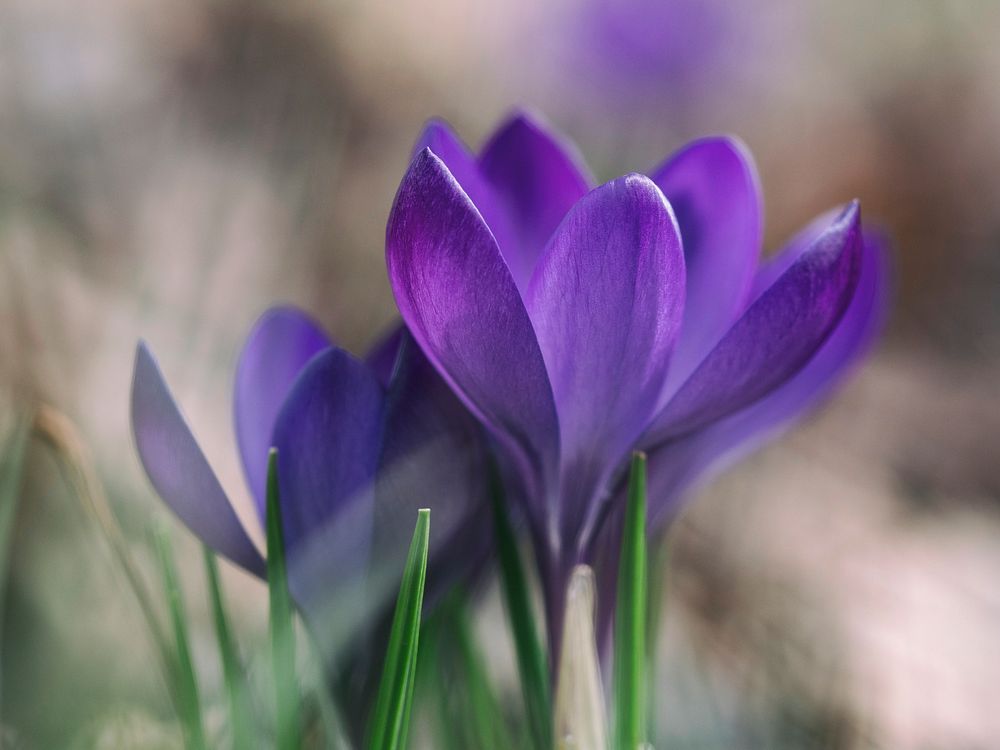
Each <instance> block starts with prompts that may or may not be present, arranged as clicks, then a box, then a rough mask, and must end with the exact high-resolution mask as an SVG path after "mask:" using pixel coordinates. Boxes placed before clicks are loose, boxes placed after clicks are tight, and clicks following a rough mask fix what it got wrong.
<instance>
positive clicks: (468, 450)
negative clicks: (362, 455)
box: [372, 333, 492, 604]
mask: <svg viewBox="0 0 1000 750" xmlns="http://www.w3.org/2000/svg"><path fill="white" fill-rule="evenodd" d="M402 338H403V343H402V344H401V354H400V361H399V367H398V368H397V370H396V372H395V374H394V376H393V379H392V383H391V385H390V388H389V392H388V394H387V397H386V430H385V441H384V444H383V449H382V457H381V460H380V463H379V472H378V484H377V489H376V496H375V509H376V510H375V529H374V542H373V554H372V561H373V565H375V566H377V567H378V568H380V570H377V571H376V578H377V579H379V580H386V581H390V582H391V584H392V585H390V586H389V588H388V590H387V591H385V592H384V594H385V596H383V597H382V598H383V599H384V601H385V602H386V603H387V604H388V603H390V602H391V601H392V600H393V599H394V597H395V594H396V590H397V588H398V578H399V574H400V572H401V571H402V569H403V564H404V561H405V557H406V551H407V547H408V546H409V545H408V542H409V540H410V537H411V536H412V534H413V524H414V522H415V520H416V517H417V510H418V509H419V508H430V509H431V519H432V523H431V536H430V552H429V563H428V580H427V589H428V595H427V596H428V601H430V600H432V599H434V598H436V597H437V596H438V595H440V594H441V593H443V592H444V590H445V589H447V588H449V587H450V586H451V585H453V584H454V583H455V582H456V581H458V580H460V579H462V578H465V577H468V575H469V574H470V573H471V572H473V570H474V569H475V568H477V567H478V564H479V563H481V562H482V560H483V558H484V556H485V555H486V554H488V552H489V548H490V543H489V540H490V534H491V531H492V525H491V523H490V519H491V511H490V508H489V506H488V504H487V495H486V490H487V477H488V474H487V462H486V448H485V440H484V438H483V434H482V428H481V427H480V425H479V423H478V422H477V421H476V419H475V418H474V417H473V416H472V415H471V414H470V413H469V411H468V410H467V409H466V408H465V407H464V406H463V405H462V403H461V402H460V401H459V400H458V399H457V398H456V397H455V395H454V394H453V393H452V391H451V389H450V388H449V387H448V384H447V383H445V382H444V380H443V379H442V378H441V376H440V375H438V373H437V371H436V370H435V369H434V366H433V365H432V364H431V363H430V362H429V361H428V360H427V357H426V356H424V354H423V352H422V351H421V350H420V347H419V346H417V344H416V342H415V341H413V340H412V338H411V337H410V336H409V335H408V334H405V333H404V335H403V337H402ZM442 560H448V561H449V562H448V564H447V565H443V564H442Z"/></svg>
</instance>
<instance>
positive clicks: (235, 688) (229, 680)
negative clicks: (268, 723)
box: [202, 545, 253, 748]
mask: <svg viewBox="0 0 1000 750" xmlns="http://www.w3.org/2000/svg"><path fill="white" fill-rule="evenodd" d="M202 553H203V554H204V557H205V577H206V578H207V579H208V593H209V599H210V600H211V604H212V619H213V620H214V621H215V636H216V639H217V640H218V642H219V656H220V657H221V659H222V675H223V678H224V679H225V683H226V698H227V699H228V702H229V723H230V725H231V729H232V736H233V747H234V748H239V747H250V746H251V745H252V744H253V734H252V733H251V729H252V726H253V709H252V707H251V705H250V693H249V690H248V686H247V682H246V677H245V675H244V672H243V665H242V663H241V662H240V656H239V653H238V652H237V649H236V643H235V642H234V641H233V636H232V631H231V630H230V629H229V617H228V616H227V615H226V607H225V604H224V603H223V600H222V584H221V582H220V581H219V565H218V563H217V562H216V561H215V553H214V552H212V550H210V549H209V548H208V547H206V546H204V545H202Z"/></svg>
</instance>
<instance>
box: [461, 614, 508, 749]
mask: <svg viewBox="0 0 1000 750" xmlns="http://www.w3.org/2000/svg"><path fill="white" fill-rule="evenodd" d="M452 622H453V624H454V629H453V633H454V637H455V639H456V641H457V646H458V650H459V655H460V657H461V663H462V666H463V667H464V669H463V677H464V678H465V679H464V680H463V682H462V683H461V684H463V685H464V689H465V693H466V702H467V704H468V714H469V719H470V720H471V724H472V728H473V732H474V736H475V746H476V747H479V748H483V750H508V749H510V748H513V747H514V742H513V740H512V738H511V736H510V733H509V731H508V730H507V724H506V720H505V718H504V715H503V711H502V710H501V708H500V701H499V699H498V698H497V696H496V694H495V693H494V691H493V686H492V685H491V684H490V679H489V675H488V674H487V672H486V665H485V664H484V663H483V658H482V654H480V652H479V649H478V648H477V647H476V641H475V637H474V635H473V633H472V626H471V623H470V622H469V617H468V611H467V608H466V607H465V606H464V602H459V603H457V606H456V607H455V610H454V615H453V619H452Z"/></svg>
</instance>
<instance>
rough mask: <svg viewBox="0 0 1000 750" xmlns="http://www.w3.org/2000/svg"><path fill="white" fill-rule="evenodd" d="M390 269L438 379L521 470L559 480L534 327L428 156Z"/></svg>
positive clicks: (405, 209)
mask: <svg viewBox="0 0 1000 750" xmlns="http://www.w3.org/2000/svg"><path fill="white" fill-rule="evenodd" d="M386 265H387V266H388V271H389V280H390V283H391V284H392V289H393V292H394V294H395V297H396V302H397V304H398V306H399V310H400V312H401V313H402V316H403V320H404V321H405V322H406V325H407V327H408V328H409V329H410V331H411V332H412V334H413V336H414V338H415V339H416V340H417V342H418V343H419V344H420V347H421V349H423V351H424V353H425V354H426V355H427V356H428V358H429V359H430V360H431V362H432V363H433V364H434V366H435V367H436V368H437V370H438V372H439V373H441V375H442V376H443V377H444V379H445V380H446V381H447V382H448V383H449V384H450V385H451V387H452V388H453V390H454V391H455V393H456V394H457V395H458V396H459V398H461V399H462V401H463V402H464V403H465V405H466V406H467V407H468V408H469V409H470V410H471V411H472V412H473V413H474V414H475V415H476V416H477V417H479V419H480V420H481V421H482V422H483V424H485V425H486V426H487V428H488V429H490V430H491V431H492V432H493V434H494V435H495V436H496V437H497V438H498V439H499V440H500V441H501V442H502V443H503V444H504V445H505V446H506V447H508V448H509V449H511V450H513V451H514V452H515V453H516V454H517V456H518V460H519V461H520V462H521V464H522V469H524V470H525V471H527V472H531V473H532V474H533V475H534V477H535V478H536V479H537V480H538V481H547V480H548V479H549V478H551V472H552V471H553V469H554V467H555V466H556V461H557V458H556V457H557V456H558V445H559V432H558V430H559V427H558V422H557V419H556V413H555V406H554V403H553V400H552V390H551V387H550V386H549V382H548V377H547V375H546V372H545V364H544V362H543V360H542V355H541V351H540V350H539V348H538V342H537V340H536V339H535V333H534V330H533V329H532V326H531V321H530V320H529V319H528V314H527V312H526V311H525V309H524V304H523V303H522V301H521V297H520V295H519V294H518V291H517V287H516V286H515V284H514V280H513V279H512V278H511V275H510V272H509V271H508V270H507V266H506V264H505V263H504V260H503V258H502V257H501V255H500V250H499V248H498V247H497V244H496V241H495V240H494V239H493V237H492V235H491V234H490V232H489V229H488V228H487V227H486V225H485V224H484V223H483V220H482V218H481V217H480V215H479V214H478V212H477V211H476V209H475V207H474V206H473V205H472V202H471V201H470V200H469V198H468V196H467V195H466V194H465V193H464V192H463V191H462V189H461V187H460V186H459V185H458V183H457V182H456V181H455V179H454V178H453V177H452V175H451V173H450V172H449V171H448V169H447V167H446V166H445V165H444V163H443V162H442V161H441V160H440V159H439V158H438V157H437V156H435V155H434V154H432V153H431V152H430V151H428V150H425V151H423V152H421V153H420V154H418V155H417V157H416V159H414V161H413V164H411V165H410V169H409V171H408V172H407V174H406V176H405V177H404V178H403V182H402V184H401V185H400V188H399V192H398V193H397V195H396V200H395V203H394V205H393V208H392V212H391V213H390V215H389V225H388V228H387V230H386Z"/></svg>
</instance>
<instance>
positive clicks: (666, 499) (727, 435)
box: [595, 231, 889, 645]
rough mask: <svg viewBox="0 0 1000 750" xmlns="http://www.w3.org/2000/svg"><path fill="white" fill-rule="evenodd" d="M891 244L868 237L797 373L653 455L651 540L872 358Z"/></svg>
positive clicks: (607, 617) (602, 619) (606, 558)
mask: <svg viewBox="0 0 1000 750" xmlns="http://www.w3.org/2000/svg"><path fill="white" fill-rule="evenodd" d="M886 245H887V242H886V240H885V238H884V237H882V236H880V235H877V234H875V233H871V232H867V231H866V232H865V234H864V251H863V255H862V261H861V273H860V276H859V278H858V285H857V289H856V290H855V292H854V295H853V297H852V298H851V302H850V304H849V305H848V308H847V311H846V312H845V313H844V316H843V318H841V320H840V323H838V324H837V327H836V329H835V330H834V331H833V333H831V334H830V337H829V338H828V339H827V340H826V342H825V343H824V344H823V346H822V347H820V349H819V351H817V352H816V354H815V355H814V356H813V357H812V359H810V360H809V363H808V364H807V365H806V366H805V367H804V368H802V370H801V371H800V372H799V373H798V374H797V375H795V376H794V377H793V378H791V379H790V380H788V381H787V382H786V383H784V384H783V385H781V386H780V387H778V388H776V389H775V390H774V391H773V392H772V393H770V394H769V395H768V396H766V397H764V398H763V399H761V400H760V401H758V402H756V403H754V404H753V405H751V406H749V407H748V408H746V409H743V410H742V411H739V412H737V413H736V414H734V415H732V416H730V417H728V418H726V419H724V420H722V421H720V422H717V423H715V424H713V425H711V426H710V427H708V428H707V429H705V430H701V431H699V432H696V433H694V434H691V435H688V436H685V437H682V438H680V439H679V440H676V441H670V442H666V443H662V444H661V445H660V446H658V447H657V448H655V449H653V450H652V451H651V452H650V454H649V464H648V467H649V486H648V496H649V530H650V534H654V535H655V534H657V533H659V532H660V531H662V530H663V528H664V526H665V525H666V524H667V523H668V522H669V521H670V520H671V519H672V518H673V517H674V516H675V515H676V513H677V512H678V510H679V509H680V508H681V507H682V501H683V499H684V496H685V495H687V494H689V493H690V492H691V491H692V490H693V489H694V488H695V487H696V486H697V485H698V484H700V483H702V482H704V481H705V480H707V479H709V478H710V477H711V476H714V475H715V474H717V473H718V472H719V471H721V470H723V469H725V468H726V467H727V466H730V465H732V464H733V463H734V462H736V461H737V460H739V459H740V458H742V457H743V456H745V455H747V454H748V453H750V452H751V451H753V450H755V449H756V448H759V447H760V446H761V445H762V444H763V443H764V442H766V441H768V440H770V439H773V438H774V437H776V436H777V435H778V434H779V433H780V432H781V431H782V430H784V429H786V428H787V427H789V426H790V425H791V424H793V423H794V422H795V421H796V420H797V419H799V418H801V417H802V416H804V415H805V414H807V413H808V412H809V411H811V410H812V409H815V408H816V407H817V406H818V405H819V404H820V403H821V402H823V401H824V400H825V399H826V398H828V397H829V396H830V394H831V392H832V391H833V390H834V389H835V388H836V386H838V385H839V384H840V383H842V382H843V381H844V380H845V379H846V377H847V376H848V375H849V374H850V372H851V371H852V369H853V368H854V367H855V366H856V365H857V364H858V362H859V361H860V360H861V359H862V358H863V357H864V356H865V354H867V352H868V351H869V350H870V349H871V346H872V343H873V342H874V340H875V338H876V336H877V335H878V332H879V331H880V330H881V329H882V326H883V324H884V322H885V317H886V310H887V302H888V290H887V286H888V277H889V274H888V269H887V252H886ZM789 247H790V248H791V247H792V245H790V246H789ZM779 257H780V256H779ZM775 260H778V258H776V259H775ZM764 273H767V271H765V269H761V274H764ZM614 505H615V512H614V513H612V514H610V515H609V517H608V519H607V520H606V522H605V524H604V526H603V527H602V529H601V535H600V540H599V542H598V544H597V545H596V549H597V552H596V557H597V560H596V564H595V571H596V574H597V581H598V590H599V594H600V596H599V597H598V605H599V606H598V632H599V633H600V636H601V637H600V638H599V642H600V643H602V644H603V645H606V642H607V640H608V639H607V636H608V634H609V632H610V624H611V613H612V612H613V610H614V601H615V593H614V592H615V585H616V580H617V568H618V554H619V552H620V539H621V528H622V527H621V522H622V513H621V509H623V508H624V507H625V497H624V490H623V491H622V492H620V493H619V496H618V497H617V498H616V500H615V503H614ZM602 603H603V604H602Z"/></svg>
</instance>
